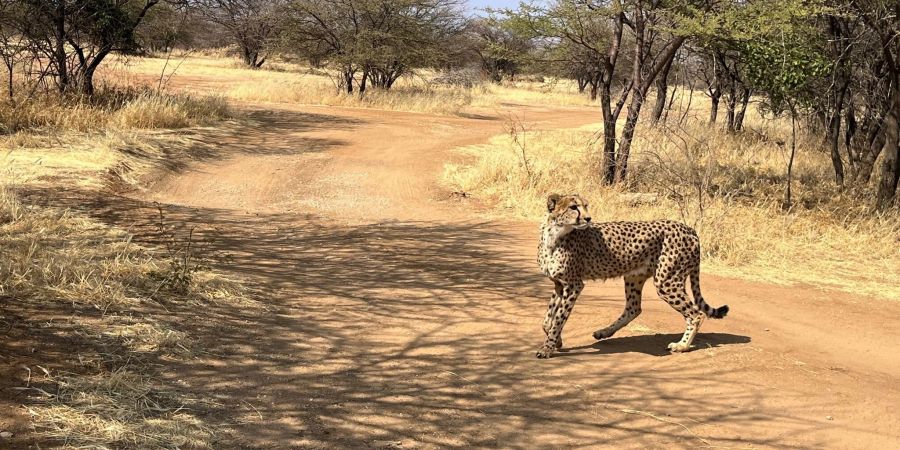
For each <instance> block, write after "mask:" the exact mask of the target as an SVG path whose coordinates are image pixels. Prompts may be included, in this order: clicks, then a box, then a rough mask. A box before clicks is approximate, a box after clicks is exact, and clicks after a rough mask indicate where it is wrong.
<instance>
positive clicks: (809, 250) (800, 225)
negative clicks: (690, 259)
mask: <svg viewBox="0 0 900 450" xmlns="http://www.w3.org/2000/svg"><path fill="white" fill-rule="evenodd" d="M513 126H515V124H514V125H513ZM747 126H748V127H749V129H752V130H753V131H748V132H745V133H742V134H727V133H725V132H724V131H721V130H718V129H715V128H711V127H709V126H708V125H706V124H705V123H702V122H700V121H689V122H688V123H687V124H686V125H685V126H683V127H659V128H653V127H650V126H644V127H641V128H640V129H639V132H638V133H637V139H636V140H635V142H634V150H633V156H632V162H631V176H632V180H633V181H632V184H631V185H630V186H629V187H628V190H627V191H626V190H625V189H623V188H612V187H606V186H603V185H602V184H601V182H600V177H599V173H600V167H599V164H600V154H599V153H598V151H599V150H598V149H600V145H598V139H599V137H600V134H599V133H598V131H599V129H600V125H596V126H588V127H583V128H579V129H569V130H559V131H525V132H522V131H521V128H518V131H516V132H514V133H511V134H508V135H501V136H497V137H495V138H494V139H492V140H491V142H490V143H488V144H485V145H478V146H472V147H467V148H463V149H461V150H460V151H461V152H462V153H464V154H466V155H468V156H469V159H468V161H467V162H466V163H463V164H448V165H447V166H446V167H445V171H444V175H443V181H444V183H446V184H447V185H448V186H449V187H450V188H451V189H453V190H455V191H463V192H467V193H470V194H472V195H473V196H474V197H476V198H479V199H481V200H482V201H484V202H486V203H487V204H488V205H489V206H491V207H493V213H495V214H502V215H512V216H515V217H521V218H527V219H531V220H542V218H543V216H544V212H545V211H544V206H543V205H544V204H545V199H546V196H547V194H549V193H552V192H559V193H572V192H575V193H580V194H582V195H584V196H586V197H587V198H588V199H589V201H590V202H591V204H592V214H593V216H594V218H595V220H602V221H617V220H652V219H675V220H681V221H684V222H686V223H688V224H690V225H692V226H694V227H696V228H697V229H698V231H699V233H700V235H701V240H702V242H703V252H704V258H705V260H704V261H705V262H704V264H705V266H706V267H707V268H708V269H710V270H711V271H712V272H713V273H718V274H722V275H727V276H735V277H741V278H747V279H753V280H764V281H769V282H774V283H808V284H810V285H813V286H816V287H823V288H832V289H840V290H845V291H848V292H853V293H857V294H864V295H870V296H876V297H884V298H893V299H900V287H898V286H900V271H897V270H896V267H900V247H898V245H897V239H900V215H898V214H897V212H896V211H893V212H890V213H887V214H875V213H873V212H872V211H871V210H870V208H869V205H868V204H867V197H864V196H856V195H853V194H851V193H847V192H845V193H843V194H838V193H837V189H836V188H835V187H834V186H833V183H832V181H831V180H832V176H831V169H830V162H829V160H828V159H827V156H826V155H825V154H824V153H823V152H822V151H821V150H820V149H819V142H821V141H820V140H818V139H816V138H814V137H806V136H804V137H803V138H802V139H801V142H800V150H799V152H798V153H799V154H798V158H797V161H796V162H795V169H794V174H795V175H794V177H795V181H794V197H795V206H794V208H793V209H791V210H790V211H788V212H784V211H782V198H783V197H782V195H783V189H784V183H785V167H786V158H787V149H786V148H785V147H786V146H787V145H788V144H787V143H788V142H789V133H790V131H789V125H788V126H785V124H784V122H783V121H773V120H766V119H763V118H761V117H755V118H753V119H749V121H748V123H747ZM519 127H521V125H519ZM634 191H637V192H639V193H642V194H638V195H635V194H633V192H634Z"/></svg>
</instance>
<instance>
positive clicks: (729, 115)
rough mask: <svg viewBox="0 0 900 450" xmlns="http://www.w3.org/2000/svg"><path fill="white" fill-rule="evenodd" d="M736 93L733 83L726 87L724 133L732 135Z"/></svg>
mask: <svg viewBox="0 0 900 450" xmlns="http://www.w3.org/2000/svg"><path fill="white" fill-rule="evenodd" d="M736 95H737V91H736V90H735V87H734V82H733V81H732V83H731V85H730V86H729V87H728V94H726V95H725V131H726V132H728V133H734V110H735V107H736V106H737V98H736Z"/></svg>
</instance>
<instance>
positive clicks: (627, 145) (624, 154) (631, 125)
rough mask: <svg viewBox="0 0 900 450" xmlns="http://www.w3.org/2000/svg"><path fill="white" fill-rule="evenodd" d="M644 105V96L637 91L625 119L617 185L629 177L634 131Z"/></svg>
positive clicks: (617, 161)
mask: <svg viewBox="0 0 900 450" xmlns="http://www.w3.org/2000/svg"><path fill="white" fill-rule="evenodd" d="M643 104H644V94H643V93H642V92H640V91H639V90H635V92H634V93H633V94H632V97H631V104H629V105H628V115H627V116H626V118H625V126H624V127H623V128H622V141H621V142H620V143H619V150H618V152H617V154H616V177H615V182H616V183H622V182H624V181H625V178H627V177H628V158H629V157H630V154H631V142H632V140H633V139H634V130H635V127H637V121H638V118H640V115H641V106H642V105H643Z"/></svg>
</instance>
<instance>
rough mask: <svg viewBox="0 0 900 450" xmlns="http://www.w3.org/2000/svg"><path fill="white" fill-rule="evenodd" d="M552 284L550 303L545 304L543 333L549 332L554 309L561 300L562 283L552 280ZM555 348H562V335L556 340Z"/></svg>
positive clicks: (554, 312)
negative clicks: (545, 312)
mask: <svg viewBox="0 0 900 450" xmlns="http://www.w3.org/2000/svg"><path fill="white" fill-rule="evenodd" d="M553 284H554V291H553V294H552V295H551V296H550V304H549V305H548V306H547V314H545V315H544V322H543V323H542V327H543V329H544V334H545V335H549V334H550V328H552V325H553V317H554V316H555V315H556V309H557V308H559V304H560V302H561V300H562V291H563V285H562V283H560V282H559V281H556V280H553ZM556 348H562V335H560V336H559V338H558V339H557V340H556Z"/></svg>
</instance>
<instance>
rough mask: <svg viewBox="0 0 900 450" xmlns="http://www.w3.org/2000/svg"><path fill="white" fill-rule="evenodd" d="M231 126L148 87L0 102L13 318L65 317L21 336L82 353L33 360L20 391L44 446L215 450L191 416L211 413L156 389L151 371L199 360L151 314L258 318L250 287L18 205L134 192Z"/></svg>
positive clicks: (216, 114)
mask: <svg viewBox="0 0 900 450" xmlns="http://www.w3.org/2000/svg"><path fill="white" fill-rule="evenodd" d="M229 115H230V112H229V108H228V106H227V103H226V101H225V98H224V97H222V96H196V95H187V94H160V93H157V92H155V91H151V90H148V89H142V88H122V87H116V88H105V89H103V90H102V91H101V92H100V93H99V94H98V95H97V96H96V97H95V98H93V99H90V100H88V99H85V98H77V97H67V98H59V97H58V96H56V95H53V94H46V95H37V96H35V97H32V98H30V99H28V101H23V99H17V101H16V102H15V103H10V102H7V101H3V102H0V124H2V127H3V128H2V130H0V132H2V133H0V134H2V135H0V146H2V148H3V149H4V151H3V153H2V155H0V173H2V174H3V178H4V181H3V183H2V185H0V261H3V264H0V297H3V298H5V299H7V300H6V302H8V303H9V304H8V305H6V306H5V308H4V310H10V311H19V310H21V311H22V312H21V314H22V315H23V317H26V318H30V316H31V315H33V314H34V311H59V310H65V311H68V313H67V314H66V316H67V319H66V320H65V321H64V322H65V323H57V322H56V321H52V320H50V321H38V320H34V321H33V322H32V323H39V324H40V325H39V326H36V328H35V329H28V330H23V331H22V333H23V334H24V335H25V336H32V335H33V336H41V335H43V334H45V333H49V334H50V335H53V336H59V337H62V338H64V339H65V340H68V341H70V342H72V344H71V345H70V346H69V347H68V348H67V349H66V350H67V351H70V352H72V353H71V355H69V356H70V357H71V359H67V360H65V361H61V360H58V359H55V358H52V357H51V358H49V359H47V356H40V355H37V356H35V359H36V362H37V364H40V365H32V366H31V367H32V369H34V368H38V369H40V371H38V370H37V369H34V370H33V373H32V375H31V376H29V380H28V384H27V385H26V386H22V387H21V388H22V389H23V390H24V391H26V392H27V393H29V394H33V395H32V402H30V403H29V405H28V407H27V411H28V413H30V415H31V417H32V424H33V426H34V428H35V431H36V433H37V434H36V435H35V438H37V439H48V440H50V441H53V442H55V443H58V444H60V445H61V446H62V447H66V448H97V449H103V448H210V447H211V443H210V442H211V437H212V436H213V432H214V430H212V429H210V428H209V427H208V426H207V425H205V424H204V423H203V420H202V419H201V418H200V417H197V416H196V415H195V414H196V412H194V411H196V408H192V406H196V405H198V404H200V403H202V402H200V401H199V400H197V399H193V398H189V397H188V396H186V395H185V394H183V393H179V391H178V389H173V388H170V387H167V386H165V384H164V383H163V382H161V381H159V380H157V379H156V378H155V374H157V373H158V371H159V370H162V369H161V368H160V366H159V365H158V364H156V365H153V364H151V363H150V361H153V360H158V357H159V356H160V355H166V358H170V359H179V358H185V357H191V356H192V352H193V351H194V348H193V345H192V337H191V335H190V332H189V331H188V330H183V329H176V328H173V326H175V325H167V324H165V323H164V322H162V321H160V320H157V318H155V317H154V314H152V313H148V312H147V310H146V308H147V307H148V305H156V306H155V308H157V309H163V310H164V309H165V308H166V307H165V305H166V304H167V303H170V302H179V303H181V304H199V305H203V304H210V303H222V302H227V303H238V304H240V305H241V307H244V306H248V307H249V306H252V302H250V301H249V300H248V299H247V298H246V297H245V296H244V294H243V289H242V287H241V285H240V284H239V283H237V282H234V281H232V280H228V279H225V278H223V277H221V276H219V275H217V274H216V273H214V272H211V271H208V270H204V269H201V268H200V267H201V265H200V264H197V263H194V264H193V265H192V267H191V268H190V270H182V269H183V267H181V265H183V263H175V262H173V261H169V259H172V258H170V255H165V254H162V253H158V252H154V251H152V250H150V249H148V248H145V247H142V246H140V245H137V244H135V243H133V242H132V241H131V237H130V235H129V234H127V233H125V232H124V231H122V230H119V229H116V228H112V227H110V226H108V225H106V224H103V223H101V222H98V221H96V220H92V219H89V218H87V217H84V216H82V215H79V214H77V213H74V212H72V211H70V210H63V209H56V208H41V207H34V206H25V205H23V204H22V203H20V202H19V201H18V200H17V199H16V197H15V195H13V194H11V193H10V192H11V191H15V190H18V189H19V188H23V189H24V188H49V189H60V188H61V187H66V188H71V187H77V188H79V189H81V190H88V191H89V190H95V189H100V188H103V187H106V186H108V185H109V184H110V183H111V182H114V183H123V182H124V183H127V184H131V185H138V184H139V179H140V177H141V176H143V175H144V174H146V173H148V172H149V171H151V170H154V169H156V168H158V167H160V166H161V165H170V164H172V163H176V162H177V161H178V160H180V159H185V158H186V157H187V156H188V155H187V154H186V153H185V152H187V151H189V149H190V148H192V147H191V145H190V144H191V143H190V136H191V133H190V132H185V131H178V132H175V131H172V129H178V128H181V129H183V128H186V127H197V126H200V125H208V124H213V123H216V122H219V121H221V120H222V119H224V118H226V117H228V116H229ZM152 308H153V306H151V309H152ZM92 311H93V312H92ZM13 323H16V322H15V321H14V322H13ZM32 326H34V325H32ZM35 339H40V338H39V337H35ZM41 365H43V366H47V367H51V366H60V365H61V367H64V368H65V369H64V370H61V371H57V370H48V369H43V368H42V366H41Z"/></svg>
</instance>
